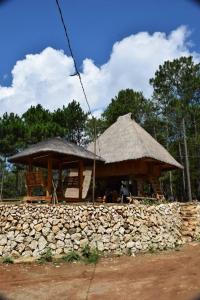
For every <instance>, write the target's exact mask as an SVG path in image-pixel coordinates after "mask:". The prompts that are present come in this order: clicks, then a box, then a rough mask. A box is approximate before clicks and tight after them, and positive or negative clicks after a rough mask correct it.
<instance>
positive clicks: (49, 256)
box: [38, 248, 53, 264]
mask: <svg viewBox="0 0 200 300" xmlns="http://www.w3.org/2000/svg"><path fill="white" fill-rule="evenodd" d="M52 261H53V254H52V251H51V249H50V248H48V249H47V251H46V252H44V253H43V254H42V255H41V256H40V258H39V259H38V262H39V263H41V264H42V263H46V262H52Z"/></svg>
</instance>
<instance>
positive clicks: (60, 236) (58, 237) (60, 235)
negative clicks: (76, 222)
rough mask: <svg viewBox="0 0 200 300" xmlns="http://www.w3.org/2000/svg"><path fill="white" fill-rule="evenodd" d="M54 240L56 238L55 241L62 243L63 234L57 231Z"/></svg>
mask: <svg viewBox="0 0 200 300" xmlns="http://www.w3.org/2000/svg"><path fill="white" fill-rule="evenodd" d="M55 238H56V239H57V240H61V241H64V239H65V234H64V233H63V232H62V231H59V232H58V233H57V235H56V236H55Z"/></svg>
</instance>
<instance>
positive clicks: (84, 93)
mask: <svg viewBox="0 0 200 300" xmlns="http://www.w3.org/2000/svg"><path fill="white" fill-rule="evenodd" d="M56 4H57V7H58V11H59V14H60V18H61V22H62V25H63V28H64V32H65V36H66V39H67V43H68V47H69V51H70V54H71V57H72V59H73V62H74V68H75V71H76V73H75V74H74V75H77V76H78V78H79V81H80V84H81V88H82V91H83V95H84V98H85V101H86V103H87V106H88V109H89V113H90V114H91V116H92V117H93V114H92V111H91V108H90V104H89V101H88V97H87V95H86V92H85V88H84V85H83V81H82V78H81V74H80V72H79V70H78V67H77V63H76V60H75V56H74V54H73V51H72V47H71V43H70V38H69V34H68V32H67V27H66V25H65V21H64V17H63V14H62V10H61V7H60V4H59V1H58V0H56Z"/></svg>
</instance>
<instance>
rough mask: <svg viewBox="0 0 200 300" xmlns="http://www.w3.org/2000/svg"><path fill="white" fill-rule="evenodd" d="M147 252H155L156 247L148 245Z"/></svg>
mask: <svg viewBox="0 0 200 300" xmlns="http://www.w3.org/2000/svg"><path fill="white" fill-rule="evenodd" d="M149 252H150V253H151V254H154V253H155V252H156V249H155V248H154V246H153V245H150V247H149Z"/></svg>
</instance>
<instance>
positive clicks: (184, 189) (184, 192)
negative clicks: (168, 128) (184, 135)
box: [178, 142, 186, 199]
mask: <svg viewBox="0 0 200 300" xmlns="http://www.w3.org/2000/svg"><path fill="white" fill-rule="evenodd" d="M178 148H179V156H180V161H181V164H182V166H184V162H183V155H182V150H181V143H180V142H179V143H178ZM182 182H183V194H182V196H183V199H185V194H186V187H185V169H183V170H182Z"/></svg>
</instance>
